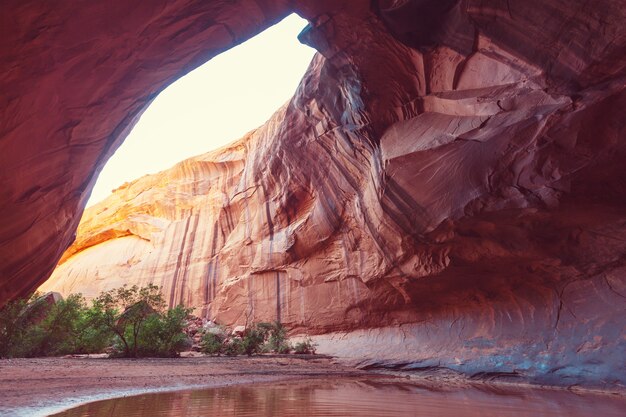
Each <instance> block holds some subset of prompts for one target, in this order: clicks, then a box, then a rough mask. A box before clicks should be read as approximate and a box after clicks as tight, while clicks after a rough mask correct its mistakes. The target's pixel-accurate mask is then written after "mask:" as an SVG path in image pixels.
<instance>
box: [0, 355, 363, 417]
mask: <svg viewBox="0 0 626 417" xmlns="http://www.w3.org/2000/svg"><path fill="white" fill-rule="evenodd" d="M366 375H368V373H367V372H365V371H359V370H355V369H354V368H349V367H347V366H344V365H341V364H339V363H338V362H336V361H334V360H333V359H331V358H328V357H323V356H319V355H318V356H307V355H276V356H253V357H241V356H239V357H206V356H201V357H187V358H175V359H106V358H37V359H10V360H7V359H4V360H0V416H21V415H24V416H35V415H46V414H48V413H52V412H55V411H60V410H62V409H65V408H68V407H71V406H75V405H78V404H81V403H84V402H88V401H93V400H96V399H106V398H113V397H118V396H124V395H133V394H139V393H145V392H158V391H166V390H176V389H190V388H203V387H207V388H208V387H223V386H229V385H234V384H244V383H258V382H278V381H288V380H298V381H301V380H302V379H304V378H311V379H313V378H341V377H355V376H366Z"/></svg>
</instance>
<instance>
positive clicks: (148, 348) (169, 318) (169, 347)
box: [137, 305, 193, 357]
mask: <svg viewBox="0 0 626 417" xmlns="http://www.w3.org/2000/svg"><path fill="white" fill-rule="evenodd" d="M192 311H193V309H191V308H185V307H184V306H182V305H179V306H176V307H174V308H172V309H169V310H167V312H166V313H165V314H152V315H151V316H149V317H148V318H147V319H146V321H145V324H144V326H143V328H142V330H141V331H140V332H139V339H138V341H137V345H138V346H139V347H138V350H139V352H140V353H141V355H142V356H166V357H175V356H178V354H179V352H180V351H181V350H183V349H184V348H186V347H187V346H188V344H189V340H188V337H187V335H186V334H185V333H184V332H183V329H184V327H185V321H186V319H187V317H188V316H189V314H191V312H192Z"/></svg>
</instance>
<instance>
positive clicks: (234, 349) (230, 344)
mask: <svg viewBox="0 0 626 417" xmlns="http://www.w3.org/2000/svg"><path fill="white" fill-rule="evenodd" d="M244 352H245V347H244V344H243V340H242V339H241V338H240V337H233V338H231V339H227V340H225V341H224V343H223V345H222V353H224V355H226V356H237V355H241V354H243V353H244Z"/></svg>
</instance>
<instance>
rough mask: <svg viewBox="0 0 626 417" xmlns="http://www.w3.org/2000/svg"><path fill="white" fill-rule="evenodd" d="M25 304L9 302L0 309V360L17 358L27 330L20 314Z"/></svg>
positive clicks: (16, 301)
mask: <svg viewBox="0 0 626 417" xmlns="http://www.w3.org/2000/svg"><path fill="white" fill-rule="evenodd" d="M26 304H27V301H26V300H23V299H20V300H15V301H11V302H9V303H7V304H6V305H5V306H4V307H2V308H1V309H0V358H12V357H15V356H19V354H18V352H19V351H20V350H21V346H20V345H21V342H22V339H23V337H24V333H25V332H26V328H27V326H26V324H27V323H26V322H25V320H24V316H23V314H22V313H23V312H24V309H25V308H26Z"/></svg>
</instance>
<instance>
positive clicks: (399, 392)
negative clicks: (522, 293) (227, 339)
mask: <svg viewBox="0 0 626 417" xmlns="http://www.w3.org/2000/svg"><path fill="white" fill-rule="evenodd" d="M625 409H626V401H625V400H624V399H623V398H621V397H615V396H602V395H591V394H585V395H577V394H574V393H571V392H567V391H551V390H523V389H514V390H501V389H491V388H488V389H482V390H480V389H476V388H468V389H457V390H445V391H433V390H428V389H424V388H420V387H418V386H416V385H413V384H406V383H396V382H394V383H391V382H380V381H371V380H369V381H366V380H360V381H359V380H357V381H355V380H343V381H342V380H339V381H333V382H329V381H308V382H301V383H293V382H290V383H282V384H272V385H250V386H233V387H225V388H212V389H205V390H196V391H178V392H169V393H159V394H144V395H137V396H133V397H125V398H117V399H112V400H106V401H98V402H94V403H90V404H85V405H83V406H80V407H77V408H74V409H71V410H68V411H65V412H62V413H59V414H55V416H63V417H113V416H125V417H160V416H163V417H165V416H167V417H200V416H203V417H204V416H220V417H228V416H240V417H252V416H254V417H256V416H272V417H287V416H299V417H300V416H319V417H329V416H342V417H347V416H355V417H358V416H363V417H365V416H367V417H373V416H377V417H385V416H415V417H544V416H545V417H547V416H550V417H554V416H568V417H588V416H597V417H600V416H601V417H618V416H619V417H623V416H624V415H625V414H624V411H623V410H625Z"/></svg>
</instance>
